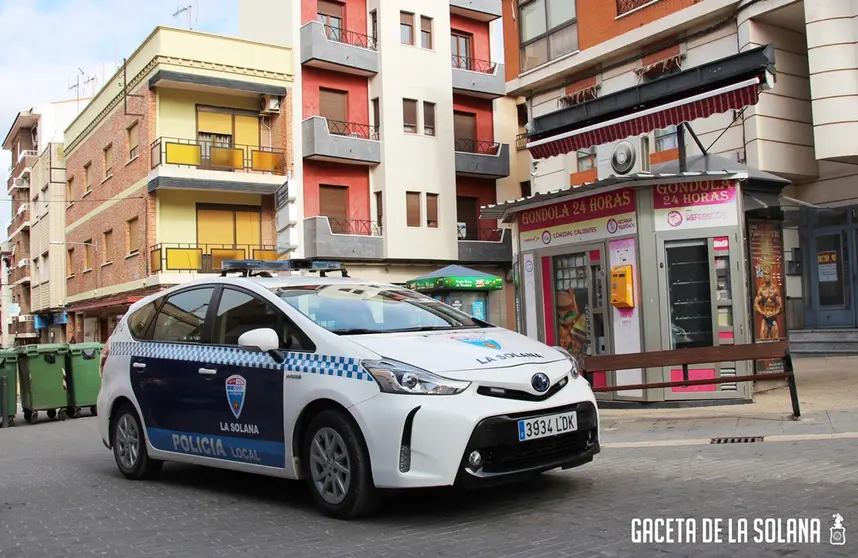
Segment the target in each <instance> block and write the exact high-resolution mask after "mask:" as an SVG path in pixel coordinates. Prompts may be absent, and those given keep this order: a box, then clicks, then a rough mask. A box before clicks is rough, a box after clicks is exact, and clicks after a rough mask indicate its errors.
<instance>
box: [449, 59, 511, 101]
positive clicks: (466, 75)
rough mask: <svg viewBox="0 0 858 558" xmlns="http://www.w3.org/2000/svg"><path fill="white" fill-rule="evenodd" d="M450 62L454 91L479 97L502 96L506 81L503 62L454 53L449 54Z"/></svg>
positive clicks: (491, 97) (495, 97)
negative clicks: (498, 62)
mask: <svg viewBox="0 0 858 558" xmlns="http://www.w3.org/2000/svg"><path fill="white" fill-rule="evenodd" d="M451 62H452V66H453V92H454V93H461V94H462V95H468V96H471V97H479V98H481V99H497V98H499V97H503V96H504V93H505V91H506V90H505V87H506V83H505V82H504V80H505V78H504V71H503V64H497V63H495V62H490V61H488V60H478V59H476V58H468V57H465V56H457V55H455V54H454V55H452V56H451Z"/></svg>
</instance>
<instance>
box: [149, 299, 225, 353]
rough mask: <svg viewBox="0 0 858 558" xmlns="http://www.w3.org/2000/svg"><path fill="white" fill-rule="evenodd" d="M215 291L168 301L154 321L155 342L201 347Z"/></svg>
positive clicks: (153, 338) (153, 337) (153, 336)
mask: <svg viewBox="0 0 858 558" xmlns="http://www.w3.org/2000/svg"><path fill="white" fill-rule="evenodd" d="M213 292H214V288H213V287H205V288H202V289H192V290H189V291H181V292H179V293H176V294H174V295H171V296H169V297H168V298H167V300H166V301H165V302H164V304H163V305H162V306H161V310H160V311H159V312H158V317H157V318H155V327H154V329H153V330H152V340H153V341H176V342H179V343H201V342H204V341H206V339H205V338H204V336H205V321H206V313H207V312H208V310H209V304H210V303H211V298H212V293H213Z"/></svg>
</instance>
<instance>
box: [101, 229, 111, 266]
mask: <svg viewBox="0 0 858 558" xmlns="http://www.w3.org/2000/svg"><path fill="white" fill-rule="evenodd" d="M103 243H104V247H103V248H102V253H101V263H102V264H109V263H110V262H112V261H113V229H110V230H109V231H105V233H104V240H103Z"/></svg>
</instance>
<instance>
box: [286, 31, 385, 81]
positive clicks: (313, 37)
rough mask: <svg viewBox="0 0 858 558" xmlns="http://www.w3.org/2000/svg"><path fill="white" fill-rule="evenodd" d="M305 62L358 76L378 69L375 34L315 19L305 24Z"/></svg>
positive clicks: (303, 56) (303, 55) (303, 60)
mask: <svg viewBox="0 0 858 558" xmlns="http://www.w3.org/2000/svg"><path fill="white" fill-rule="evenodd" d="M301 64H304V65H306V66H313V67H315V68H322V69H324V70H334V71H337V72H344V73H347V74H353V75H357V76H372V75H375V74H377V73H378V50H377V42H376V39H375V38H374V37H370V36H368V35H363V34H361V33H355V32H354V31H346V30H345V29H340V28H338V27H331V26H330V25H324V24H322V23H321V22H319V21H311V22H309V23H306V24H305V25H304V26H303V27H301Z"/></svg>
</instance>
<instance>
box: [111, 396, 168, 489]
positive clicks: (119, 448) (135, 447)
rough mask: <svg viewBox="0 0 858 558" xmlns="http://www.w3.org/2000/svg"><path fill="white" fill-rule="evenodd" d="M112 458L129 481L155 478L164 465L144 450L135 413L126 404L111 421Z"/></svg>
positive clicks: (139, 423) (141, 428)
mask: <svg viewBox="0 0 858 558" xmlns="http://www.w3.org/2000/svg"><path fill="white" fill-rule="evenodd" d="M111 442H112V444H111V445H112V446H113V458H114V459H115V460H116V466H117V467H119V472H120V473H122V474H123V475H124V476H125V477H126V478H129V479H131V480H146V479H152V478H155V477H156V476H157V475H158V473H159V472H160V471H161V467H162V466H163V465H164V462H163V461H159V460H157V459H152V458H151V457H149V452H148V451H147V450H146V438H145V437H144V435H143V427H142V424H141V422H140V418H139V417H138V416H137V411H136V410H135V409H134V407H132V406H131V405H129V404H128V403H126V404H125V405H123V406H122V408H120V409H119V411H118V412H117V413H116V417H115V420H113V421H111Z"/></svg>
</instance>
